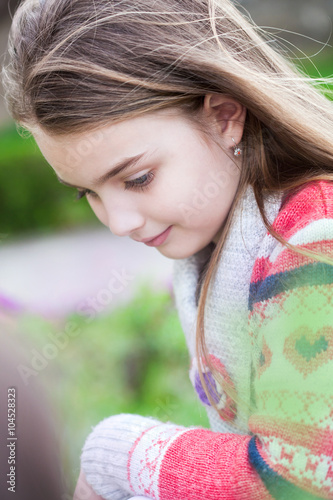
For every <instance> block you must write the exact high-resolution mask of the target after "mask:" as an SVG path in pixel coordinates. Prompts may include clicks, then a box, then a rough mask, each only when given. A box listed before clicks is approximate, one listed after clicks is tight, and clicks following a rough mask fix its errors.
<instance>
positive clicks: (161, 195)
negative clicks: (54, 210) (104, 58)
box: [35, 110, 240, 259]
mask: <svg viewBox="0 0 333 500" xmlns="http://www.w3.org/2000/svg"><path fill="white" fill-rule="evenodd" d="M35 139H36V141H37V144H38V146H39V147H40V149H41V151H42V153H43V155H44V156H45V158H46V160H47V161H48V162H49V163H50V164H51V165H52V167H53V169H54V170H55V172H56V174H57V176H58V178H59V180H60V182H63V183H65V184H70V185H71V186H73V187H76V188H77V189H78V190H79V191H80V192H82V194H83V193H85V195H86V196H87V199H88V202H89V204H90V206H91V208H92V209H93V211H94V212H95V214H96V215H97V217H98V218H99V219H100V221H101V222H102V223H103V224H105V225H106V226H108V227H109V228H110V230H111V231H112V233H114V234H115V235H118V236H129V237H130V238H132V239H133V240H135V241H138V242H142V243H144V244H146V245H148V246H153V247H156V248H157V250H158V251H159V252H160V253H161V254H163V255H165V256H166V257H169V258H172V259H181V258H185V257H189V256H191V255H193V254H194V253H196V252H198V251H199V250H201V249H203V248H204V247H205V246H206V245H208V244H209V243H210V242H211V241H214V240H215V241H217V238H218V235H219V232H220V231H221V229H222V226H223V223H224V221H225V219H226V217H227V214H228V211H229V209H230V207H231V204H232V201H233V199H234V196H235V194H236V190H237V187H238V183H239V177H240V169H239V168H237V167H236V166H235V164H234V159H233V157H232V153H233V150H232V148H230V146H229V151H228V155H229V156H228V155H227V154H226V153H224V152H223V151H222V149H221V148H220V146H219V145H218V144H217V143H216V142H215V141H214V140H213V139H212V138H211V137H208V136H206V135H205V136H204V135H203V133H202V132H201V131H199V130H198V127H196V126H195V124H194V123H193V122H191V121H189V120H188V119H186V118H185V117H184V116H183V115H182V114H180V113H178V112H175V111H174V110H163V111H158V112H154V113H150V114H146V115H142V116H139V117H136V118H132V119H128V120H124V121H122V122H118V123H113V124H112V125H110V126H107V127H104V128H101V129H99V130H98V131H95V132H90V133H82V134H79V135H70V136H68V137H57V136H49V135H47V134H45V133H44V132H42V131H41V130H39V131H37V132H36V133H35ZM229 142H230V137H229ZM221 144H222V145H223V140H222V136H221Z"/></svg>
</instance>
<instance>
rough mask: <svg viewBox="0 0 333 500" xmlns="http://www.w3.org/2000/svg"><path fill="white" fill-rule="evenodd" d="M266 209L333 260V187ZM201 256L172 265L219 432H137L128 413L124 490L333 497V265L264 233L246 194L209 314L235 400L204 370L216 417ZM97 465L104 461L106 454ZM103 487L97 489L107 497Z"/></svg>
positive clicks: (239, 497) (208, 499)
mask: <svg viewBox="0 0 333 500" xmlns="http://www.w3.org/2000/svg"><path fill="white" fill-rule="evenodd" d="M265 209H266V213H267V215H268V219H269V221H270V222H273V221H274V223H273V227H274V229H275V230H276V231H277V232H278V233H279V234H280V235H281V236H282V237H283V238H285V239H286V240H287V241H288V242H289V243H291V244H293V245H296V246H298V247H300V248H304V249H310V250H314V251H316V252H320V253H322V254H325V255H332V249H333V183H330V182H310V183H308V184H306V185H305V186H303V187H302V188H300V189H298V191H296V192H292V193H289V195H288V196H287V197H284V198H282V196H277V197H271V198H268V199H266V202H265ZM206 258H207V249H204V250H202V251H201V252H198V253H197V254H195V255H194V256H192V257H190V258H188V259H183V260H180V261H176V262H175V268H174V290H175V297H176V304H177V308H178V310H179V315H180V320H181V323H182V327H183V329H184V332H185V335H186V340H187V344H188V348H189V352H190V357H191V360H192V362H191V369H190V378H191V380H192V383H193V385H194V388H195V390H196V392H197V394H198V396H199V399H200V400H201V402H202V403H203V404H204V405H205V407H206V409H207V412H208V416H209V420H210V423H211V427H212V430H208V429H201V428H183V427H180V426H175V425H173V424H162V423H159V422H156V421H154V422H153V421H151V422H149V421H143V420H142V421H139V420H136V421H135V425H134V423H133V421H131V417H132V416H127V419H129V420H127V421H128V422H129V423H128V424H127V431H126V432H127V434H126V436H127V441H128V440H130V439H132V440H133V442H132V444H131V445H128V446H129V448H128V459H127V472H126V478H125V479H124V478H123V479H122V482H121V487H122V488H124V491H125V489H126V484H125V483H126V482H128V485H129V487H128V490H127V491H128V492H131V491H132V492H135V493H136V494H145V495H147V496H148V497H149V498H156V499H160V500H199V499H200V500H222V499H223V500H245V499H246V500H263V499H271V498H276V499H285V500H291V499H302V500H303V499H304V500H306V499H310V498H311V499H312V498H333V384H332V383H331V380H332V377H333V308H332V305H331V301H333V299H332V297H333V294H332V292H333V266H330V265H329V264H324V263H321V262H317V261H315V260H314V259H311V258H309V257H305V256H303V255H300V254H297V253H295V252H293V251H292V250H290V249H288V248H286V247H285V246H283V245H281V244H280V243H279V242H278V241H277V240H276V239H274V238H273V237H272V236H271V235H269V234H268V233H267V230H266V228H265V227H264V225H263V223H262V221H261V218H260V215H259V211H258V208H257V207H256V203H255V200H254V195H253V191H252V189H251V188H248V189H247V191H246V193H245V195H244V197H243V198H242V200H241V203H240V205H239V207H238V209H237V210H236V212H235V214H234V217H233V221H232V225H231V228H230V231H229V234H228V238H227V241H226V244H225V247H224V250H223V252H222V256H221V259H220V262H219V266H218V271H217V274H216V277H215V280H214V283H213V284H212V286H211V287H210V290H209V296H208V300H207V304H206V309H205V332H206V343H207V347H208V352H209V355H210V356H211V360H212V362H213V364H214V366H215V368H217V369H218V371H219V373H220V374H221V375H222V377H223V379H224V381H225V384H227V385H228V386H229V387H233V389H234V390H235V392H236V394H237V397H236V402H235V401H234V400H232V399H231V398H230V397H229V396H228V395H227V394H226V393H225V391H224V385H223V384H222V386H219V385H218V384H217V383H216V382H215V381H214V380H213V378H212V375H211V374H210V373H209V372H208V369H207V370H206V372H205V375H204V376H205V378H206V380H207V381H208V382H210V383H211V384H213V385H215V397H216V393H217V394H218V398H217V399H216V402H217V405H218V408H219V409H220V414H219V413H217V412H216V411H215V410H214V409H213V408H212V407H211V406H210V403H209V400H208V398H207V397H206V395H205V393H204V392H203V389H202V386H201V382H200V378H199V376H198V371H197V360H196V358H195V323H196V317H197V305H196V300H195V292H196V286H197V281H198V276H199V272H200V267H201V266H202V263H203V262H204V261H205V259H206ZM111 418H112V417H111ZM141 418H143V417H141ZM123 420H124V419H123ZM125 420H126V418H125ZM146 420H147V419H146ZM121 421H122V418H119V419H118V425H119V424H120V422H121ZM101 429H102V430H101V431H100V433H99V434H98V432H97V433H96V435H98V436H99V437H98V439H99V440H100V442H103V443H105V440H104V441H103V439H104V437H103V435H104V434H105V429H107V431H106V432H109V431H108V429H109V427H108V426H107V425H105V426H104V428H103V425H102V427H101ZM113 429H114V425H113ZM112 432H113V431H112ZM103 433H104V434H103ZM109 435H111V434H109ZM130 436H132V437H131V438H130ZM98 439H97V440H98ZM94 447H96V438H95V440H94V439H92V440H91V441H89V440H88V444H87V445H86V452H85V453H86V457H87V458H86V459H85V460H84V461H83V463H86V464H90V463H92V460H91V458H89V450H92V449H93V448H94ZM101 447H102V446H101ZM103 447H104V448H103V450H105V445H104V444H103ZM89 460H90V461H89ZM94 460H95V459H94ZM99 460H100V464H102V463H104V462H105V460H107V459H106V458H105V455H103V454H100V458H99ZM88 469H89V467H88V465H87V477H88V480H90V482H91V484H93V480H94V477H95V476H94V474H95V475H96V470H95V472H91V474H90V478H89V470H88ZM105 470H106V469H105ZM103 474H105V475H107V474H108V471H106V472H103ZM96 477H97V476H96ZM103 477H104V476H103ZM98 481H99V482H100V484H102V482H103V481H104V479H101V476H99V478H98ZM117 484H120V482H119V481H118V483H117ZM124 484H125V486H124ZM103 488H104V487H103V486H101V488H100V489H99V490H98V489H96V491H98V492H99V493H100V494H105V495H106V493H105V492H106V491H107V489H105V488H104V489H103ZM105 498H109V497H108V496H105ZM110 498H116V497H112V496H110ZM117 498H128V497H126V496H121V495H119V497H117Z"/></svg>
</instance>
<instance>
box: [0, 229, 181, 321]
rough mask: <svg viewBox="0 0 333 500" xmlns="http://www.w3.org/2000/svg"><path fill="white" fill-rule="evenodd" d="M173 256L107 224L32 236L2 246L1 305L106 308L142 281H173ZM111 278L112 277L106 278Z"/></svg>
mask: <svg viewBox="0 0 333 500" xmlns="http://www.w3.org/2000/svg"><path fill="white" fill-rule="evenodd" d="M171 272H172V261H171V260H170V259H167V258H165V257H163V256H162V255H161V254H160V253H159V252H158V251H157V250H156V249H154V248H150V247H147V246H145V245H144V244H142V243H137V242H135V241H133V240H131V239H130V238H118V237H115V236H114V235H112V234H111V233H110V231H108V230H107V229H106V228H105V229H103V228H101V229H98V228H96V229H90V230H86V229H82V230H76V231H71V232H63V233H58V234H54V235H50V236H47V237H31V238H27V239H24V240H21V241H19V242H12V243H8V244H5V243H4V244H2V245H1V246H0V276H1V280H0V306H1V295H2V305H3V306H4V307H7V308H8V309H14V310H15V309H21V308H23V309H24V310H26V311H29V312H31V313H37V314H41V315H43V316H47V317H64V316H66V315H67V314H69V313H70V312H72V311H78V310H79V309H80V310H81V312H82V311H83V312H87V313H88V312H89V310H91V308H92V309H94V310H95V311H96V312H101V313H102V312H104V310H105V311H106V310H108V309H110V308H111V307H114V306H115V305H117V304H119V303H121V302H122V301H124V300H128V299H130V298H131V297H132V295H133V293H134V292H135V290H136V288H137V287H138V286H139V285H140V284H141V283H148V284H149V286H151V287H153V288H154V287H164V288H165V287H171ZM110 280H112V283H111V284H110Z"/></svg>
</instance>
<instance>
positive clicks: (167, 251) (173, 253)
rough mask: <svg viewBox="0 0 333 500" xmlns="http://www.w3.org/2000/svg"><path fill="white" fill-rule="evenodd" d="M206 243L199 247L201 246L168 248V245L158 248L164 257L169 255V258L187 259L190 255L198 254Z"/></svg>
mask: <svg viewBox="0 0 333 500" xmlns="http://www.w3.org/2000/svg"><path fill="white" fill-rule="evenodd" d="M205 246H206V245H204V246H202V247H199V248H192V249H191V248H187V249H186V248H182V247H180V246H179V247H178V248H170V247H169V248H168V247H167V245H166V246H165V247H164V248H163V246H161V248H158V249H157V250H158V251H159V252H160V254H162V255H164V257H167V258H168V259H172V260H180V259H187V258H188V257H192V255H194V254H196V253H197V252H199V251H200V250H202V249H203V248H204V247H205Z"/></svg>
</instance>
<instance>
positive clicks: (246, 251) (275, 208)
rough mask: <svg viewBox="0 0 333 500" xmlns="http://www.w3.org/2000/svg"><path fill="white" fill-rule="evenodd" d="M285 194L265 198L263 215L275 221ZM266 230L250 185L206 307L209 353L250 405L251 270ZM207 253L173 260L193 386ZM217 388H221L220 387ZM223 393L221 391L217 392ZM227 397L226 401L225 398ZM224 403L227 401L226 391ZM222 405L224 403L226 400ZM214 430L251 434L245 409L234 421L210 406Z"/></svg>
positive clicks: (242, 200)
mask: <svg viewBox="0 0 333 500" xmlns="http://www.w3.org/2000/svg"><path fill="white" fill-rule="evenodd" d="M281 201H282V195H280V194H278V195H275V196H270V197H266V200H265V213H266V215H267V218H268V221H269V222H270V223H272V222H273V221H274V219H275V218H276V216H277V214H278V212H279V209H280V206H281ZM266 233H267V230H266V227H265V225H264V223H263V221H262V218H261V215H260V212H259V209H258V206H257V204H256V201H255V197H254V193H253V189H252V187H251V186H250V187H248V188H247V190H246V192H245V194H244V196H243V197H242V199H241V200H240V203H239V204H238V207H237V208H236V211H235V213H234V215H233V219H232V223H231V227H230V230H229V233H228V236H227V240H226V242H225V246H224V249H223V252H222V255H221V259H220V262H219V265H218V269H217V273H216V277H215V280H214V283H213V284H212V285H211V286H210V290H209V295H208V299H207V302H206V308H205V336H206V344H207V348H208V352H209V353H210V354H211V355H213V356H214V357H215V358H217V359H218V360H219V362H220V363H222V365H223V367H224V368H223V370H224V373H227V374H228V375H227V376H229V377H230V379H231V381H232V383H233V384H234V386H235V389H236V393H237V396H238V398H239V399H240V400H241V401H243V402H244V403H245V405H244V408H249V403H250V373H251V353H250V342H249V337H248V331H247V318H248V298H249V287H250V281H251V274H252V269H253V266H254V262H255V260H256V258H257V255H258V252H259V249H260V247H261V245H262V243H263V240H264V238H265V235H266ZM208 255H209V252H208V249H207V248H205V249H203V250H201V251H200V252H198V253H196V254H194V255H193V256H191V257H189V258H187V259H181V260H177V261H175V263H174V273H173V274H174V276H173V284H174V292H175V299H176V306H177V309H178V312H179V317H180V322H181V325H182V328H183V330H184V333H185V336H186V341H187V345H188V349H189V353H190V357H191V360H192V368H191V371H190V378H191V380H192V383H193V384H194V385H195V380H196V377H197V375H196V374H197V362H196V359H195V331H196V320H197V305H196V300H195V293H196V287H197V281H198V276H199V273H200V269H201V266H202V263H203V262H204V261H205V260H206V259H207V256H208ZM219 389H221V388H220V387H219ZM219 392H220V393H221V394H222V395H223V390H220V391H219ZM223 397H224V400H223ZM223 397H222V398H221V405H220V406H219V407H221V406H222V407H223V404H225V401H226V396H225V394H224V395H223ZM222 400H223V401H224V403H223V401H222ZM206 409H207V413H208V417H209V420H210V424H211V427H212V429H213V430H215V431H218V432H233V433H235V432H236V433H247V432H248V428H247V417H248V415H247V413H246V411H245V410H244V409H243V410H241V409H240V408H238V411H237V415H236V418H234V419H233V420H232V421H226V420H224V419H221V417H220V416H219V415H218V413H217V412H216V411H215V410H214V409H213V408H212V407H210V406H208V405H206Z"/></svg>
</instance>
